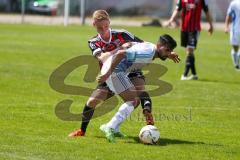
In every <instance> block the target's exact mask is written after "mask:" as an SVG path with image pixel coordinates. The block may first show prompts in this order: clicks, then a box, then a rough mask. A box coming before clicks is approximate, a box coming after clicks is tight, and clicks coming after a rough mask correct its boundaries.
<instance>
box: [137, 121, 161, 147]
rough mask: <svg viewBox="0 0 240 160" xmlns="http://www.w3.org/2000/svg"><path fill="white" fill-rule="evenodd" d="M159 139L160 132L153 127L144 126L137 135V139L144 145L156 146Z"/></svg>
mask: <svg viewBox="0 0 240 160" xmlns="http://www.w3.org/2000/svg"><path fill="white" fill-rule="evenodd" d="M159 138H160V132H159V130H158V129H157V127H155V126H153V125H146V126H144V127H143V128H142V129H141V130H140V133H139V139H140V140H141V142H143V143H144V144H156V143H157V141H158V140H159Z"/></svg>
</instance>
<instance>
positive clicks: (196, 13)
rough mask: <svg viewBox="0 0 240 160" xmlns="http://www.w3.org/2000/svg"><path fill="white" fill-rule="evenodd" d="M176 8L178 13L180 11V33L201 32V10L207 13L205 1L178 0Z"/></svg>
mask: <svg viewBox="0 0 240 160" xmlns="http://www.w3.org/2000/svg"><path fill="white" fill-rule="evenodd" d="M176 8H177V10H178V11H182V26H181V30H182V31H185V32H193V31H200V30H201V25H200V21H201V13H202V10H204V12H208V2H207V0H178V2H177V6H176Z"/></svg>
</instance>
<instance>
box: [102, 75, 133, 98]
mask: <svg viewBox="0 0 240 160" xmlns="http://www.w3.org/2000/svg"><path fill="white" fill-rule="evenodd" d="M106 83H107V85H108V87H109V88H110V90H111V91H113V92H114V93H115V94H120V93H122V92H124V91H126V90H128V89H129V88H132V87H134V85H133V84H132V82H131V81H130V79H129V78H128V76H127V75H126V74H125V73H124V72H119V73H114V72H113V73H112V74H111V76H110V77H109V78H108V79H107V80H106Z"/></svg>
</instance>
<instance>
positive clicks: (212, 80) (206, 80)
mask: <svg viewBox="0 0 240 160" xmlns="http://www.w3.org/2000/svg"><path fill="white" fill-rule="evenodd" d="M198 81H201V82H212V83H227V84H239V82H231V81H222V80H214V79H199V80H198Z"/></svg>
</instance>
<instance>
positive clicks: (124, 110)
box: [107, 101, 134, 130]
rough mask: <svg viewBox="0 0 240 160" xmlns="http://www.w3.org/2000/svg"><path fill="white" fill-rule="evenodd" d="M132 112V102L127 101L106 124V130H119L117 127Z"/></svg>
mask: <svg viewBox="0 0 240 160" xmlns="http://www.w3.org/2000/svg"><path fill="white" fill-rule="evenodd" d="M133 110H134V106H133V104H132V101H128V102H125V103H123V104H122V105H121V106H120V108H119V109H118V112H117V113H116V114H115V115H114V116H113V117H112V119H111V120H110V121H109V122H108V123H107V127H108V128H113V129H114V130H116V129H117V128H119V125H120V124H121V123H122V122H123V121H124V120H126V119H127V117H128V115H130V114H131V113H132V111H133Z"/></svg>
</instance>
